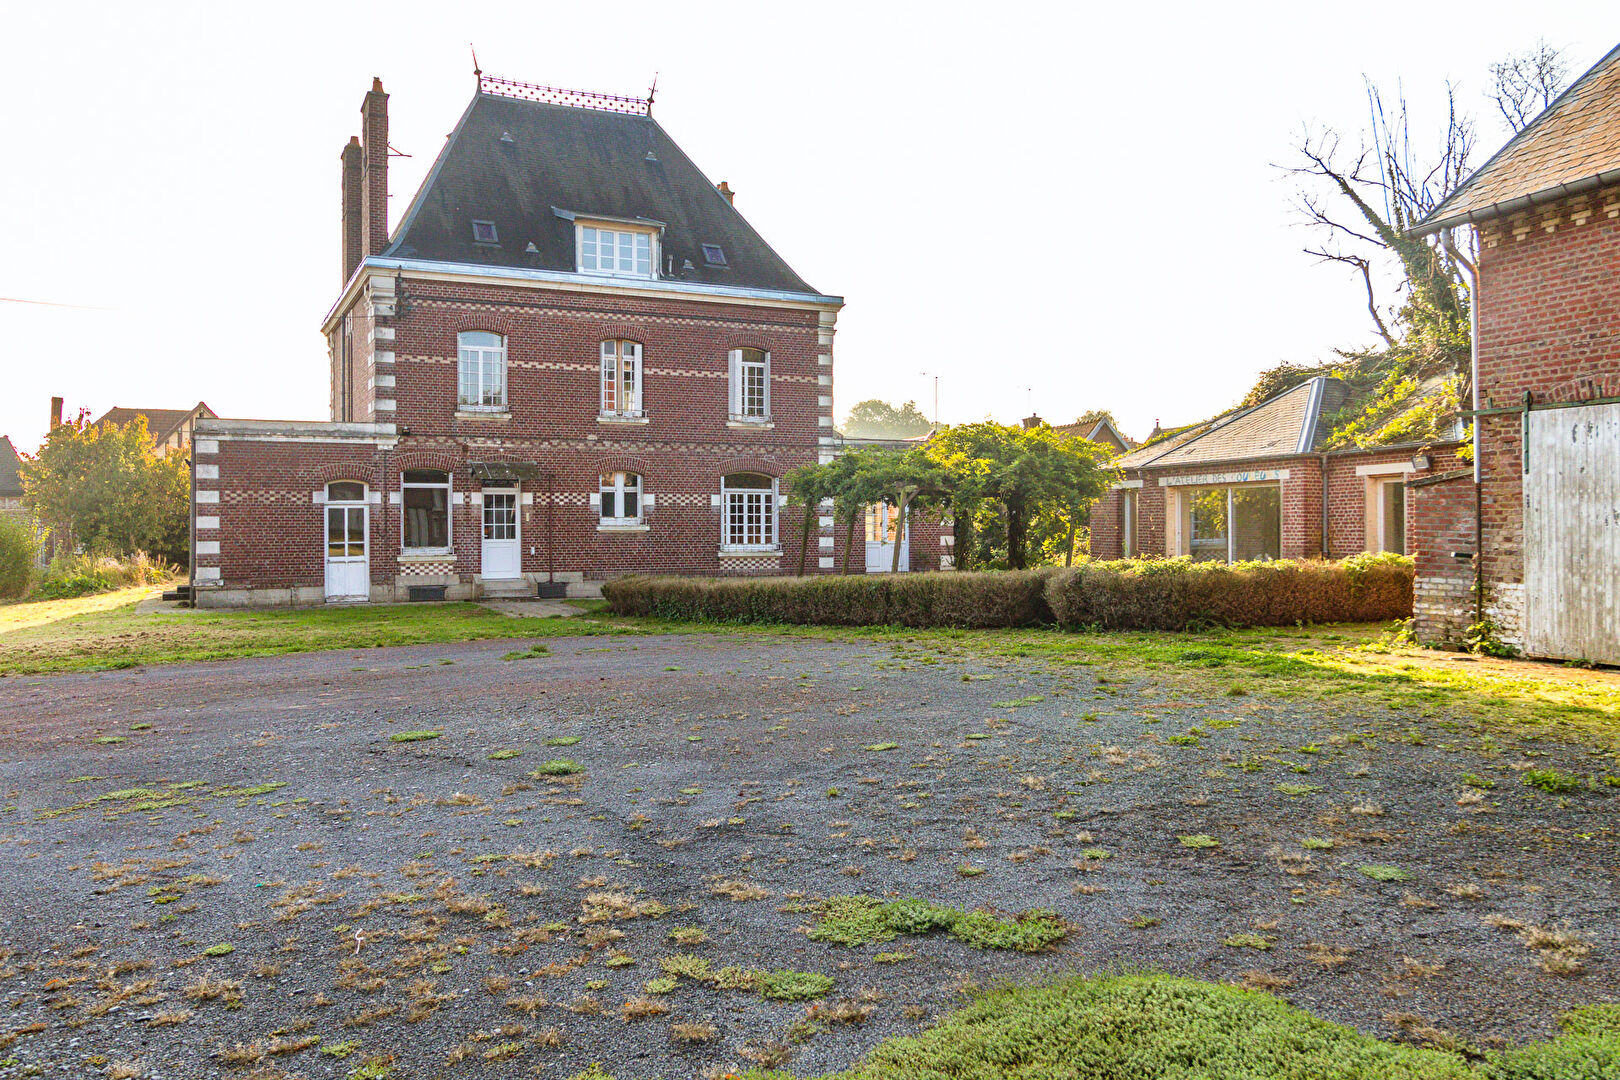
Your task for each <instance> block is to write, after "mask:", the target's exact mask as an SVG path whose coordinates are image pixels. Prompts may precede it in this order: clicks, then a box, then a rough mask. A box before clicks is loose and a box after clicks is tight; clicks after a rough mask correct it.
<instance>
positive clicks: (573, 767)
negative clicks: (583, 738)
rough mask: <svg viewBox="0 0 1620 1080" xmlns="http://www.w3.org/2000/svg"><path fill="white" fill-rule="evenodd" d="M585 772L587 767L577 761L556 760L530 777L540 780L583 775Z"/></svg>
mask: <svg viewBox="0 0 1620 1080" xmlns="http://www.w3.org/2000/svg"><path fill="white" fill-rule="evenodd" d="M584 771H585V766H583V765H581V764H580V763H579V762H577V761H570V760H568V759H567V758H554V759H552V760H551V761H548V762H546V763H545V764H543V765H541V766H540V767H539V768H538V769H536V770H534V772H532V773H530V774H529V775H531V776H533V777H534V778H535V779H536V780H540V779H544V778H545V777H547V776H573V775H574V774H575V773H582V772H584Z"/></svg>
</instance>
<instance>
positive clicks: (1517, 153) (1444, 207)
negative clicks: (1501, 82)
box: [1412, 46, 1620, 233]
mask: <svg viewBox="0 0 1620 1080" xmlns="http://www.w3.org/2000/svg"><path fill="white" fill-rule="evenodd" d="M1613 183H1620V46H1617V47H1616V48H1615V49H1613V50H1612V51H1611V52H1610V53H1609V54H1608V55H1607V56H1605V57H1604V58H1603V59H1601V60H1599V61H1598V62H1597V63H1596V64H1594V65H1593V66H1592V68H1591V70H1589V71H1587V73H1586V74H1584V75H1582V76H1581V77H1580V78H1579V79H1576V80H1575V82H1574V84H1573V85H1572V86H1570V88H1569V89H1568V90H1565V91H1564V92H1563V93H1562V94H1561V95H1559V97H1558V99H1557V100H1556V101H1554V102H1553V103H1552V104H1551V105H1549V106H1547V108H1546V109H1545V110H1543V112H1542V113H1541V115H1540V116H1538V117H1536V118H1535V119H1534V120H1532V121H1531V122H1530V123H1529V125H1527V126H1526V127H1525V128H1524V130H1523V131H1520V132H1519V133H1518V134H1517V135H1515V136H1513V138H1511V139H1509V140H1508V142H1507V145H1505V146H1503V147H1502V149H1500V150H1498V151H1497V152H1496V153H1495V154H1494V155H1492V156H1491V159H1490V160H1489V161H1487V162H1485V164H1483V165H1481V166H1480V167H1479V168H1477V169H1475V170H1474V172H1473V175H1471V176H1469V178H1468V179H1467V180H1465V181H1463V183H1462V184H1461V186H1459V187H1458V188H1457V190H1456V191H1453V192H1452V193H1451V194H1450V195H1449V196H1447V197H1446V200H1445V201H1444V202H1442V203H1441V204H1440V205H1439V206H1437V207H1435V209H1434V211H1433V212H1432V213H1430V214H1429V215H1428V216H1427V217H1425V218H1424V219H1423V220H1422V221H1421V222H1419V223H1418V224H1417V226H1416V227H1414V228H1413V230H1412V231H1413V232H1414V233H1431V232H1437V231H1438V230H1440V229H1447V228H1451V227H1453V226H1455V225H1461V224H1463V223H1465V222H1474V221H1485V220H1488V219H1490V218H1495V217H1501V216H1503V215H1505V214H1512V213H1517V212H1518V211H1521V210H1525V209H1528V208H1529V207H1531V206H1534V205H1537V204H1539V203H1545V202H1551V201H1553V200H1554V199H1561V198H1563V197H1565V196H1566V195H1573V194H1576V193H1577V192H1580V191H1586V190H1591V189H1593V188H1597V187H1601V186H1604V185H1606V184H1613Z"/></svg>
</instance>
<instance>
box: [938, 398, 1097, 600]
mask: <svg viewBox="0 0 1620 1080" xmlns="http://www.w3.org/2000/svg"><path fill="white" fill-rule="evenodd" d="M924 452H925V453H926V454H927V456H928V457H930V458H931V459H932V460H933V461H934V463H935V464H936V465H937V466H938V467H939V469H940V471H941V472H942V473H943V474H944V484H943V485H942V486H943V487H944V488H946V489H948V490H949V491H950V493H951V496H952V507H953V511H954V512H955V514H956V522H957V541H956V543H957V547H958V549H962V548H963V547H964V544H963V537H962V531H963V529H962V525H963V521H964V519H970V518H972V517H975V516H977V515H978V513H979V511H980V510H981V509H982V506H983V504H984V503H985V502H992V503H995V504H998V505H999V508H1000V511H1001V513H1000V526H1001V528H1002V529H1004V530H1005V534H1006V552H1007V565H1009V566H1010V567H1012V568H1013V569H1015V570H1022V569H1024V568H1025V567H1026V566H1028V564H1029V550H1028V540H1029V534H1030V528H1031V525H1032V524H1033V522H1034V521H1035V519H1036V517H1037V516H1038V515H1040V514H1043V513H1050V514H1060V515H1062V516H1063V521H1064V522H1065V524H1066V526H1067V531H1068V534H1069V542H1070V544H1071V545H1072V543H1073V535H1074V532H1075V530H1076V529H1078V527H1079V522H1080V519H1081V515H1082V514H1083V513H1084V512H1085V511H1086V509H1087V508H1088V507H1089V506H1090V505H1091V503H1092V502H1094V501H1095V500H1096V499H1097V497H1098V496H1099V495H1101V494H1102V492H1103V490H1104V488H1105V487H1106V486H1107V483H1108V480H1109V477H1110V476H1111V473H1110V472H1109V471H1108V469H1107V467H1106V464H1105V462H1106V459H1107V456H1108V455H1107V451H1106V450H1105V449H1104V448H1102V447H1099V446H1097V445H1095V444H1093V443H1089V442H1087V441H1085V440H1084V439H1080V438H1077V437H1075V436H1072V435H1063V434H1060V433H1058V432H1056V431H1053V430H1052V428H1050V427H1049V426H1047V425H1044V424H1043V425H1041V426H1040V427H1037V428H1032V429H1024V428H1021V427H1013V426H1011V425H1006V424H996V423H992V422H990V421H985V422H982V423H977V424H962V425H959V426H957V427H952V428H947V429H946V430H945V431H943V432H941V433H940V434H937V435H935V436H934V438H933V439H932V440H930V442H929V444H928V446H927V448H926V450H925V451H924ZM969 545H971V537H969Z"/></svg>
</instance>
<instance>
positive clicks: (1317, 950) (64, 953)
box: [0, 633, 1620, 1080]
mask: <svg viewBox="0 0 1620 1080" xmlns="http://www.w3.org/2000/svg"><path fill="white" fill-rule="evenodd" d="M525 648H526V643H522V644H515V643H513V642H480V643H474V644H468V645H431V646H416V647H409V648H394V649H378V650H366V651H359V652H356V651H343V652H329V653H311V654H305V655H298V656H289V657H268V658H261V659H250V660H241V661H228V662H219V663H213V664H193V665H179V666H172V667H159V668H151V669H149V670H139V669H137V670H130V671H122V672H108V673H102V674H95V675H71V676H59V677H21V678H6V679H3V680H0V792H3V796H4V798H3V800H0V841H3V842H4V847H3V849H0V850H3V851H4V854H5V858H4V860H3V861H0V1077H5V1078H9V1077H12V1076H25V1075H26V1076H34V1075H42V1076H50V1077H101V1076H110V1077H115V1078H134V1077H142V1078H163V1080H170V1078H174V1080H179V1078H186V1077H201V1076H221V1075H235V1076H245V1075H248V1074H251V1073H252V1072H253V1071H254V1070H260V1072H259V1075H261V1076H266V1077H269V1076H280V1075H284V1074H285V1075H295V1076H307V1077H311V1078H315V1077H348V1076H350V1075H351V1074H353V1075H356V1076H363V1077H388V1076H392V1077H401V1078H419V1077H438V1076H452V1075H453V1076H456V1077H464V1076H486V1075H487V1076H499V1077H516V1076H533V1075H539V1076H546V1077H556V1078H559V1080H566V1078H569V1077H572V1076H574V1075H575V1074H576V1073H579V1072H581V1071H583V1070H586V1069H588V1068H589V1067H590V1066H591V1065H592V1064H593V1063H600V1065H601V1067H602V1069H603V1070H605V1071H606V1072H608V1073H611V1074H612V1075H613V1076H615V1077H617V1078H618V1080H630V1078H650V1077H665V1078H671V1080H674V1078H688V1077H699V1076H722V1075H724V1074H725V1072H726V1071H727V1070H728V1069H739V1070H740V1069H742V1068H746V1067H747V1066H748V1065H750V1064H760V1063H765V1064H772V1065H776V1066H779V1067H782V1068H785V1069H789V1070H791V1071H792V1072H794V1073H795V1074H797V1075H799V1076H814V1075H816V1074H818V1073H821V1072H825V1071H829V1070H834V1069H838V1068H842V1067H844V1066H847V1065H848V1064H850V1063H851V1062H852V1061H853V1060H855V1059H856V1058H857V1057H859V1056H860V1054H861V1053H862V1052H863V1051H864V1050H866V1049H867V1048H869V1047H871V1046H872V1045H874V1044H875V1043H877V1042H879V1041H881V1040H883V1039H885V1038H888V1037H890V1036H894V1035H899V1034H907V1033H912V1032H915V1031H917V1030H918V1029H919V1028H920V1027H922V1026H923V1025H926V1024H927V1023H928V1022H929V1020H930V1019H931V1018H933V1017H937V1016H938V1015H939V1014H941V1013H944V1012H948V1011H950V1010H951V1009H953V1008H955V1007H958V1006H959V1005H960V1004H961V1003H962V1002H963V1001H964V998H963V993H964V991H967V990H970V989H972V988H973V987H975V986H981V987H982V986H988V985H991V984H994V983H995V982H997V981H1002V980H1031V979H1038V978H1041V977H1043V976H1050V975H1055V974H1062V973H1070V972H1075V971H1079V972H1088V973H1089V972H1100V971H1109V970H1120V969H1135V968H1147V969H1155V970H1163V971H1169V972H1173V973H1176V974H1183V975H1188V976H1192V977H1196V978H1202V979H1210V980H1230V981H1234V982H1247V983H1248V984H1249V985H1252V986H1257V987H1261V988H1266V989H1270V990H1272V991H1273V992H1274V993H1278V994H1280V995H1282V996H1284V997H1286V998H1287V999H1289V1000H1290V1001H1292V1002H1294V1003H1295V1004H1297V1005H1300V1006H1301V1007H1304V1008H1307V1009H1309V1010H1311V1011H1313V1012H1316V1013H1317V1014H1319V1015H1322V1016H1325V1017H1328V1018H1330V1019H1334V1020H1338V1021H1341V1022H1344V1023H1348V1024H1352V1025H1354V1026H1356V1027H1358V1028H1360V1029H1362V1030H1365V1031H1370V1032H1374V1033H1378V1034H1381V1035H1385V1036H1399V1037H1404V1038H1409V1039H1412V1040H1415V1041H1429V1042H1437V1043H1441V1044H1446V1043H1448V1042H1451V1043H1453V1044H1454V1043H1455V1042H1456V1041H1461V1042H1466V1043H1470V1044H1473V1045H1477V1046H1491V1045H1500V1044H1501V1043H1502V1042H1503V1041H1507V1042H1518V1041H1522V1040H1525V1039H1528V1038H1532V1037H1538V1036H1543V1035H1546V1034H1549V1033H1550V1032H1551V1031H1552V1029H1553V1026H1554V1020H1555V1018H1556V1016H1557V1014H1558V1013H1559V1012H1561V1011H1562V1010H1564V1009H1567V1008H1569V1007H1571V1006H1573V1005H1577V1004H1582V1003H1586V1002H1589V1001H1594V1000H1606V999H1607V1000H1612V999H1614V998H1615V997H1620V989H1617V988H1620V959H1617V952H1616V945H1617V943H1620V927H1617V925H1616V918H1615V916H1616V911H1617V908H1620V892H1617V888H1616V886H1617V881H1616V876H1617V869H1620V860H1617V858H1616V854H1617V853H1616V831H1615V807H1616V795H1617V794H1620V788H1615V787H1603V786H1601V785H1599V786H1598V788H1597V789H1596V790H1591V789H1589V788H1584V789H1581V790H1572V791H1567V792H1560V791H1558V790H1556V789H1557V787H1558V786H1559V781H1558V777H1560V776H1564V775H1566V774H1567V775H1574V774H1580V775H1592V774H1601V773H1603V772H1604V771H1605V769H1608V770H1609V771H1616V770H1615V768H1614V765H1613V763H1612V762H1609V761H1606V760H1603V759H1598V758H1595V757H1593V756H1591V755H1590V754H1588V753H1587V752H1586V751H1584V750H1583V749H1582V748H1581V747H1578V746H1566V745H1560V744H1557V743H1555V742H1553V741H1551V740H1546V739H1542V740H1539V741H1525V742H1521V741H1520V740H1519V739H1517V738H1515V737H1514V736H1513V735H1512V734H1511V733H1506V732H1503V731H1492V730H1489V729H1477V728H1476V727H1475V726H1474V725H1473V724H1471V723H1458V722H1452V721H1451V720H1448V718H1447V716H1446V714H1445V712H1444V708H1443V706H1441V707H1439V708H1438V709H1437V710H1435V712H1434V715H1430V716H1426V717H1419V716H1416V715H1408V714H1403V713H1401V712H1398V711H1395V710H1392V709H1391V708H1389V707H1387V706H1385V705H1381V704H1379V703H1378V702H1377V700H1376V699H1375V698H1373V697H1371V696H1368V697H1366V698H1354V697H1350V696H1341V697H1338V698H1336V699H1333V702H1332V704H1331V705H1324V704H1318V703H1311V702H1308V701H1304V700H1301V699H1295V698H1290V697H1286V696H1278V695H1276V694H1272V693H1268V692H1267V691H1268V686H1267V683H1266V681H1265V680H1263V679H1258V680H1256V679H1250V680H1247V682H1248V685H1247V686H1246V687H1237V686H1234V685H1232V682H1231V680H1230V679H1229V678H1226V679H1217V678H1216V677H1215V675H1214V674H1213V673H1212V675H1211V678H1210V682H1209V687H1208V691H1207V693H1199V694H1187V693H1180V694H1179V696H1178V695H1177V693H1174V692H1171V691H1167V690H1165V689H1164V688H1163V687H1162V686H1160V685H1156V684H1155V683H1154V682H1153V681H1151V680H1147V679H1136V680H1129V681H1117V680H1113V679H1103V678H1099V676H1098V675H1097V674H1096V673H1095V672H1093V671H1091V669H1089V668H1088V667H1086V666H1081V665H1074V666H1065V665H1063V664H1061V663H1056V662H1053V661H1050V660H1045V659H1041V658H1039V657H1017V656H999V655H991V654H990V653H988V652H983V653H979V652H974V651H971V650H969V649H962V648H960V647H949V648H948V647H946V646H943V645H940V646H935V645H931V644H929V640H928V639H926V638H925V639H922V640H919V641H918V642H915V643H911V644H906V643H900V644H898V645H896V644H894V643H891V642H884V643H876V642H873V643H854V644H851V643H829V642H821V641H816V640H812V639H806V638H803V637H786V636H781V637H778V636H773V635H769V634H764V633H741V634H734V635H727V634H714V635H695V634H694V635H680V636H671V637H595V638H561V639H558V638H553V639H549V640H548V641H547V642H546V646H545V647H544V648H539V649H536V650H535V653H536V654H535V655H517V654H515V653H514V651H513V650H514V649H517V650H519V651H520V652H521V651H522V650H524V649H525ZM547 648H548V649H549V652H547V651H545V649H547ZM430 733H431V737H428V736H429V734H430ZM401 736H405V738H401ZM548 763H549V764H548ZM1535 770H1550V771H1552V772H1550V773H1543V772H1536V771H1535ZM1527 775H1528V776H1531V777H1540V776H1544V775H1550V776H1551V777H1552V779H1550V780H1548V781H1547V783H1545V784H1543V785H1542V786H1541V787H1536V786H1532V785H1530V784H1527V783H1525V782H1524V781H1525V778H1526V776H1527ZM1545 788H1550V789H1552V790H1544V789H1545ZM857 893H859V894H866V895H869V896H873V897H879V898H885V899H895V898H901V897H921V898H924V899H927V900H930V901H934V902H937V903H942V904H949V905H952V906H954V907H957V908H961V909H967V910H971V909H976V908H986V909H992V910H994V911H995V912H998V913H1001V914H1003V915H1012V914H1017V913H1022V912H1025V911H1028V910H1031V909H1050V910H1052V911H1055V912H1056V913H1057V914H1058V916H1060V917H1061V918H1062V919H1063V920H1065V921H1066V922H1067V924H1068V929H1069V932H1068V936H1067V937H1066V938H1065V939H1064V940H1063V941H1061V942H1060V943H1059V944H1058V945H1057V946H1056V947H1055V948H1053V949H1050V950H1047V951H1044V952H1038V953H1023V952H1017V951H1011V950H994V949H976V948H973V947H972V946H970V945H968V944H965V943H963V942H960V941H957V940H954V939H952V938H951V937H948V936H946V935H944V934H941V933H938V932H935V933H930V934H926V935H904V934H903V935H901V936H899V937H898V938H896V939H894V940H891V941H882V942H875V943H871V944H866V945H859V946H854V947H850V946H844V945H839V944H832V943H824V942H817V941H813V940H810V938H809V937H808V936H807V935H806V934H805V933H804V932H803V930H804V928H807V927H810V926H812V925H814V924H815V922H816V921H817V917H818V914H817V908H816V904H815V901H817V900H818V899H820V898H825V897H829V896H839V895H850V894H857ZM671 958H675V959H671ZM696 958H701V960H703V961H707V963H706V964H697V963H695V962H694V961H695V959H696ZM699 967H701V968H702V970H704V971H712V972H721V969H726V968H734V969H736V974H734V977H732V978H731V979H729V980H728V979H727V978H725V977H723V975H724V973H723V972H722V973H721V974H722V977H695V976H693V975H692V974H691V973H692V972H693V971H695V970H697V969H698V968H699ZM783 970H791V971H795V972H806V973H816V974H820V975H824V976H829V977H831V979H832V980H833V985H832V988H831V990H830V991H829V992H828V993H826V995H825V996H824V997H820V998H816V999H808V998H806V999H802V1000H773V999H772V998H770V997H767V996H766V995H765V994H764V993H762V992H761V985H763V984H762V983H761V982H760V981H759V980H758V979H757V978H749V977H746V973H748V972H753V971H767V972H777V971H783ZM788 996H790V997H791V996H794V995H791V994H790V995H788ZM389 1057H391V1058H392V1061H391V1064H390V1063H388V1061H387V1059H388V1058H389ZM282 1070H284V1073H283V1072H282ZM364 1070H370V1071H369V1072H367V1071H364Z"/></svg>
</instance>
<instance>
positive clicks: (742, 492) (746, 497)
mask: <svg viewBox="0 0 1620 1080" xmlns="http://www.w3.org/2000/svg"><path fill="white" fill-rule="evenodd" d="M720 510H721V519H722V520H721V523H720V530H721V531H720V543H721V546H722V547H723V548H725V550H727V551H772V550H775V548H776V481H775V480H774V479H772V478H771V477H769V476H764V475H761V474H760V473H732V474H731V475H730V476H727V477H725V478H724V479H722V480H721V481H720Z"/></svg>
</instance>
